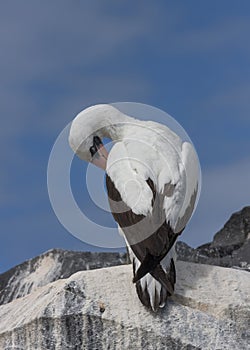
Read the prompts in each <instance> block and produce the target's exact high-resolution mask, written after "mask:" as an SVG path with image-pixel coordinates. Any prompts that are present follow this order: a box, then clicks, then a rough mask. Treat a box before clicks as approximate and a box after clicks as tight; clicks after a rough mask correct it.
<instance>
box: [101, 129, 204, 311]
mask: <svg viewBox="0 0 250 350" xmlns="http://www.w3.org/2000/svg"><path fill="white" fill-rule="evenodd" d="M153 141H154V142H153V144H152V140H149V142H145V140H142V141H140V142H137V140H135V139H127V140H125V141H122V142H118V143H116V144H115V145H114V147H113V148H112V150H111V152H110V154H109V157H108V162H107V176H106V184H107V191H108V196H109V203H110V207H111V211H112V214H113V216H114V219H115V220H116V221H117V223H118V224H119V226H120V227H121V230H122V232H123V234H124V235H125V238H126V242H127V244H128V245H129V247H130V249H131V250H132V252H133V254H134V259H133V261H135V262H136V263H135V264H134V265H135V268H134V282H136V286H137V289H138V295H141V297H140V299H141V300H142V299H143V300H144V299H145V298H146V299H147V296H146V295H144V294H143V293H144V291H145V293H146V289H147V290H148V289H149V287H148V288H146V289H143V287H142V286H143V283H144V284H145V283H146V285H147V284H148V285H150V284H151V283H152V280H150V278H152V277H154V278H155V279H156V280H157V281H158V282H159V283H160V284H159V285H160V286H161V287H160V289H159V290H160V291H161V293H160V294H161V295H160V299H159V298H158V299H159V300H160V303H162V301H164V300H165V299H164V298H166V297H167V295H169V294H172V293H173V289H174V283H175V279H174V278H173V271H174V265H173V264H174V263H173V259H168V257H169V254H168V253H169V252H170V250H171V248H172V247H173V245H174V243H175V241H176V239H177V237H178V235H179V234H180V233H181V232H182V230H183V229H184V227H185V225H186V223H187V221H188V219H189V218H190V216H191V213H192V210H193V207H194V205H195V197H196V194H197V188H198V170H199V169H198V165H197V158H196V157H197V156H196V153H195V151H194V150H193V147H192V145H191V144H189V143H188V142H184V143H182V142H179V140H178V139H176V140H171V141H170V142H167V141H166V137H164V138H163V140H162V137H161V136H160V137H159V136H157V139H155V140H153ZM175 141H176V142H175ZM170 255H171V254H170ZM171 271H172V272H171ZM170 272H171V273H170ZM148 273H149V274H150V275H151V277H147V276H149V275H148ZM145 279H146V280H145ZM145 281H147V282H145ZM156 289H157V288H156ZM162 291H163V294H162ZM158 294H159V293H158ZM149 295H150V296H151V294H150V293H149ZM158 297H159V295H158ZM146 299H145V300H146ZM151 305H152V302H151ZM154 305H155V304H154Z"/></svg>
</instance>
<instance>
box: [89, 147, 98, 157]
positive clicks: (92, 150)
mask: <svg viewBox="0 0 250 350" xmlns="http://www.w3.org/2000/svg"><path fill="white" fill-rule="evenodd" d="M89 152H90V154H91V156H92V157H93V156H94V155H95V154H96V152H97V148H96V146H95V145H93V146H91V147H90V149H89Z"/></svg>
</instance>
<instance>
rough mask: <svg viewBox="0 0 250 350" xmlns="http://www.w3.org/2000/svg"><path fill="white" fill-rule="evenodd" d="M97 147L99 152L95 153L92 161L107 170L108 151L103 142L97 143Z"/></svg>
mask: <svg viewBox="0 0 250 350" xmlns="http://www.w3.org/2000/svg"><path fill="white" fill-rule="evenodd" d="M96 148H97V152H96V153H95V154H94V156H93V158H92V161H91V162H92V163H93V164H95V165H96V166H97V167H99V168H101V169H103V170H104V171H105V170H106V166H107V159H108V151H107V150H106V148H105V147H104V145H103V144H102V143H101V144H100V145H96Z"/></svg>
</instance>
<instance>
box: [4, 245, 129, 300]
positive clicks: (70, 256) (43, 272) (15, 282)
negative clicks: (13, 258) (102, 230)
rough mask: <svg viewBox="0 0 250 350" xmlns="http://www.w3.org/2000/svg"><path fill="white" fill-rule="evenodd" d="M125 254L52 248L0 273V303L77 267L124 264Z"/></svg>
mask: <svg viewBox="0 0 250 350" xmlns="http://www.w3.org/2000/svg"><path fill="white" fill-rule="evenodd" d="M126 262H127V257H126V254H125V253H94V252H75V251H68V250H62V249H52V250H49V251H47V252H45V253H44V254H41V255H39V256H37V257H36V258H33V259H30V260H28V261H25V262H24V263H22V264H20V265H18V266H15V267H13V268H12V269H10V270H8V271H6V272H5V273H3V274H1V275H0V305H1V304H6V303H8V302H10V301H12V300H14V299H16V298H20V297H22V296H25V295H27V294H29V293H31V292H33V291H34V290H35V289H36V288H37V287H42V286H45V285H46V284H48V283H50V282H53V281H56V280H58V279H60V278H68V277H69V276H71V275H72V274H73V273H75V272H77V271H81V270H92V269H98V268H102V267H109V266H115V265H121V264H125V263H126Z"/></svg>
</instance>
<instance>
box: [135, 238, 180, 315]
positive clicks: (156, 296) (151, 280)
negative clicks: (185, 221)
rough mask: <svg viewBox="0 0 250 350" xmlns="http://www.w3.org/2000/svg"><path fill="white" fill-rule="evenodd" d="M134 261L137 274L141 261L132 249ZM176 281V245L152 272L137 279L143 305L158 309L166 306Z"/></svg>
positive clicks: (139, 295)
mask: <svg viewBox="0 0 250 350" xmlns="http://www.w3.org/2000/svg"><path fill="white" fill-rule="evenodd" d="M130 257H131V260H132V262H133V273H134V276H135V275H136V273H137V271H138V269H139V267H140V265H141V263H140V261H139V260H138V259H137V257H136V256H135V255H134V253H133V252H132V250H130ZM175 281H176V272H175V245H174V246H173V247H172V248H171V250H170V251H169V253H168V254H167V256H166V257H165V258H164V259H163V260H162V261H161V262H160V263H159V264H158V265H157V266H156V267H155V269H154V270H153V271H151V273H147V274H146V275H145V276H144V277H142V278H141V279H139V280H138V281H136V291H137V294H138V297H139V299H140V301H141V302H142V304H143V305H145V306H146V307H148V308H152V310H153V311H156V310H157V309H158V308H159V307H160V308H162V307H164V305H165V303H166V301H167V298H168V297H169V296H170V295H171V294H173V291H174V285H175Z"/></svg>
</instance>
